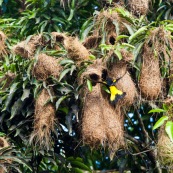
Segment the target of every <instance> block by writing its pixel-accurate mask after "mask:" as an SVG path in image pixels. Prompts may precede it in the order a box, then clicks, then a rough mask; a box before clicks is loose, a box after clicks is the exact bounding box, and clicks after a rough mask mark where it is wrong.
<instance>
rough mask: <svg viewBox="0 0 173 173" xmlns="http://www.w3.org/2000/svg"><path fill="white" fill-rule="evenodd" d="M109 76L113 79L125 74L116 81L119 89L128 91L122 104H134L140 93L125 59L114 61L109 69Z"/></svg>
mask: <svg viewBox="0 0 173 173" xmlns="http://www.w3.org/2000/svg"><path fill="white" fill-rule="evenodd" d="M127 60H128V59H127ZM123 75H124V76H123ZM109 76H110V77H111V78H113V79H118V78H120V77H122V76H123V77H122V78H121V79H120V80H119V81H118V82H117V83H116V86H117V88H118V89H119V90H121V91H123V92H126V95H125V97H124V98H123V99H122V100H120V105H123V106H130V105H132V104H133V103H134V101H135V99H136V97H137V95H138V94H137V89H136V86H135V83H134V82H133V80H132V78H131V76H130V74H129V72H128V70H127V63H126V62H125V61H123V60H121V61H119V62H117V63H114V64H113V65H112V68H111V69H110V71H109Z"/></svg>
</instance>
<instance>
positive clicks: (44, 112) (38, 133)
mask: <svg viewBox="0 0 173 173" xmlns="http://www.w3.org/2000/svg"><path fill="white" fill-rule="evenodd" d="M49 101H50V95H49V93H48V91H47V90H46V89H43V90H42V91H41V93H40V95H39V96H38V98H37V99H36V103H35V115H34V130H33V132H32V133H31V136H30V143H34V144H35V145H38V146H40V147H44V148H46V149H49V148H50V146H51V145H52V143H51V142H52V138H51V132H53V131H54V125H55V123H56V118H55V108H54V106H53V104H52V103H47V102H49Z"/></svg>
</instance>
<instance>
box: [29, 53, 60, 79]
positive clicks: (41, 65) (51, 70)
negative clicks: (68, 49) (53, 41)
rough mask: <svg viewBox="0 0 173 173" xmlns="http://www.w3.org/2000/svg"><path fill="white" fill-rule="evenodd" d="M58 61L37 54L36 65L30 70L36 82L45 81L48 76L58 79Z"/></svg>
mask: <svg viewBox="0 0 173 173" xmlns="http://www.w3.org/2000/svg"><path fill="white" fill-rule="evenodd" d="M59 61H60V59H55V58H54V57H51V56H47V55H46V54H39V55H38V60H37V63H36V65H35V66H34V67H33V70H32V74H33V76H35V77H36V79H37V80H46V79H47V78H48V77H50V76H54V77H55V78H58V77H59V75H60V72H61V70H62V66H61V65H60V64H59Z"/></svg>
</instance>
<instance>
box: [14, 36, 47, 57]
mask: <svg viewBox="0 0 173 173" xmlns="http://www.w3.org/2000/svg"><path fill="white" fill-rule="evenodd" d="M43 45H44V40H43V37H42V35H41V34H40V35H33V36H32V37H31V38H30V40H29V41H27V40H25V41H22V42H20V43H18V44H17V45H15V46H14V47H13V49H12V50H13V52H14V53H15V54H16V55H20V56H21V57H23V58H29V59H31V58H32V57H33V56H34V53H35V51H36V48H37V47H38V46H43Z"/></svg>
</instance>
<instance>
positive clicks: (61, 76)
mask: <svg viewBox="0 0 173 173" xmlns="http://www.w3.org/2000/svg"><path fill="white" fill-rule="evenodd" d="M70 71H71V68H68V69H65V70H63V71H62V72H61V74H60V76H59V80H58V82H60V81H61V80H62V78H64V76H65V75H66V74H67V73H68V72H70Z"/></svg>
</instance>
